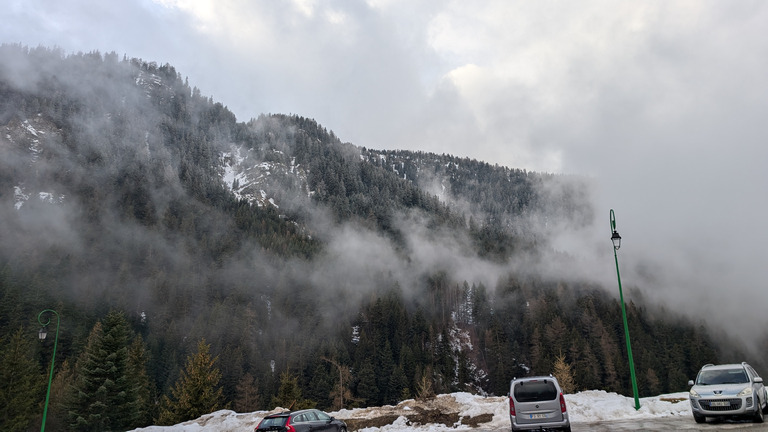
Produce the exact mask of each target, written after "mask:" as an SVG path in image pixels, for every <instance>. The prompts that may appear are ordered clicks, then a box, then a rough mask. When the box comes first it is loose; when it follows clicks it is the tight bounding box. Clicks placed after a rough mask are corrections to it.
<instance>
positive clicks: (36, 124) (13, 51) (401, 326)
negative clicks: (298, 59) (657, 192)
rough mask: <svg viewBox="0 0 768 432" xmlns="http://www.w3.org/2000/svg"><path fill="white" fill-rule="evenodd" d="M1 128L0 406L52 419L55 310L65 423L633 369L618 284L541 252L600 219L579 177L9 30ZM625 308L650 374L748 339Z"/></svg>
mask: <svg viewBox="0 0 768 432" xmlns="http://www.w3.org/2000/svg"><path fill="white" fill-rule="evenodd" d="M222 79H225V78H224V77H222ZM255 97H258V96H257V95H256V96H255ZM0 127H1V128H2V133H1V134H0V237H1V238H2V242H0V330H1V331H2V332H1V333H0V334H1V335H2V343H0V358H2V359H3V361H2V365H1V366H0V376H14V377H18V378H15V379H17V380H18V381H14V383H15V384H14V387H16V388H23V393H14V391H12V389H11V387H10V386H9V385H8V383H10V381H7V380H3V385H2V386H0V389H1V392H2V394H0V400H2V401H7V403H4V404H3V405H4V406H5V408H4V411H3V412H2V417H1V418H0V428H1V429H3V430H26V428H27V427H28V426H29V425H30V424H32V423H33V422H36V421H39V417H40V415H41V414H40V412H41V410H40V406H39V404H40V403H41V401H42V400H43V399H44V392H45V388H44V384H45V378H46V376H45V371H46V370H47V369H46V368H47V366H48V365H50V363H49V362H50V352H51V346H50V342H46V343H37V342H34V343H30V342H28V341H35V339H36V331H37V327H36V326H37V323H36V322H34V319H35V317H36V316H37V313H38V312H39V311H40V310H43V309H46V308H55V309H56V310H57V311H58V313H59V314H60V316H61V329H60V336H59V344H58V350H57V360H56V378H55V380H54V384H55V388H56V391H52V398H51V409H50V410H49V422H52V423H53V424H58V425H61V426H62V427H68V428H69V429H71V430H102V429H110V430H125V429H130V428H134V427H139V426H145V425H148V424H153V423H155V422H161V423H171V422H180V421H184V420H188V419H190V418H194V417H196V416H198V415H200V413H201V412H204V411H205V410H206V409H211V410H213V409H219V408H222V407H232V408H234V409H237V410H257V409H272V408H274V406H275V404H281V405H293V407H294V408H296V407H299V406H316V407H318V408H321V409H340V408H342V407H358V406H369V405H381V404H391V403H395V402H397V401H399V400H402V399H404V398H413V397H427V396H428V395H429V394H434V393H444V392H454V391H471V392H478V393H487V394H495V395H503V394H506V392H507V390H508V384H509V380H510V379H512V378H513V377H515V376H523V375H528V374H549V373H553V372H554V371H555V370H558V371H568V373H569V374H570V375H571V378H572V385H573V389H574V390H575V391H579V390H585V389H597V388H599V389H605V390H608V391H615V392H619V393H623V394H629V393H630V392H631V384H630V382H629V370H628V365H627V362H626V352H625V349H626V345H625V344H624V332H623V327H622V322H621V314H620V307H619V303H618V300H617V299H616V298H615V296H613V295H611V294H609V293H608V292H607V291H606V290H604V289H603V288H602V287H600V286H598V285H596V284H595V283H593V282H589V281H585V280H583V279H582V278H572V279H570V278H567V277H562V276H560V275H557V276H553V275H551V274H546V273H542V272H540V271H539V268H538V267H537V265H536V263H537V262H538V261H540V260H542V259H543V257H544V256H546V257H547V259H551V260H556V262H555V265H559V266H562V267H563V268H567V267H568V262H569V258H568V257H567V256H561V255H558V254H556V253H552V252H553V251H552V250H551V247H550V246H549V245H548V242H547V237H548V236H547V234H548V233H549V232H551V231H553V230H556V229H562V228H563V227H578V226H582V225H584V224H586V223H588V222H589V221H590V220H591V219H592V217H593V213H594V212H593V209H592V208H591V207H590V203H589V199H588V196H589V191H588V188H587V187H586V186H585V183H584V182H583V180H581V179H579V178H575V177H568V176H558V175H552V174H546V173H534V172H527V171H524V170H517V169H510V168H506V167H499V166H492V165H490V164H487V163H483V162H478V161H474V160H469V159H461V158H455V157H453V156H450V155H436V154H428V153H419V152H403V151H377V150H370V149H366V148H364V147H357V146H355V145H353V144H350V143H344V142H342V141H341V140H340V139H339V138H338V137H336V136H335V135H334V134H333V132H331V131H328V130H327V129H325V128H324V127H322V126H321V125H319V124H317V122H315V121H314V120H312V119H308V118H304V117H301V116H297V115H282V114H270V115H266V114H265V115H262V116H260V117H259V118H255V119H251V120H249V121H247V122H237V119H236V118H235V116H234V115H233V114H232V113H231V112H230V111H229V110H228V109H227V108H226V107H225V106H224V105H222V104H221V103H219V102H214V101H213V100H212V99H211V98H207V97H204V96H202V94H201V92H200V90H199V89H197V88H195V87H191V86H190V85H189V83H188V82H187V81H186V80H185V79H183V78H182V76H181V74H179V73H177V72H176V70H175V69H174V68H173V67H172V66H170V65H168V64H165V65H158V64H155V63H152V62H145V61H142V60H140V59H135V58H127V57H122V58H120V57H119V56H117V55H116V54H115V53H107V54H101V53H98V52H91V53H77V54H64V53H62V52H60V51H58V50H55V49H48V48H28V47H23V46H18V45H2V46H0ZM233 149H234V150H233ZM237 155H240V156H237ZM238 157H239V158H240V159H238ZM228 172H233V173H234V174H235V177H234V180H231V181H230V180H225V179H228V178H229V177H227V173H228ZM270 200H271V201H270ZM637 294H638V295H635V296H634V298H637V299H642V296H641V295H640V293H637ZM627 310H628V314H629V324H630V333H631V335H632V342H633V354H634V359H635V365H636V370H637V374H638V382H639V388H640V393H641V395H655V394H659V393H663V392H673V391H681V390H683V389H684V388H685V386H686V382H687V380H688V379H689V378H691V377H693V376H694V375H695V373H696V371H697V370H698V369H699V368H700V366H701V365H702V364H704V363H710V362H718V361H720V360H729V359H741V358H742V357H741V356H740V355H741V354H740V353H741V352H740V351H738V350H737V351H733V350H731V349H729V350H723V349H722V347H723V346H724V345H723V343H722V342H720V341H716V340H715V339H714V338H713V337H712V336H711V331H710V329H707V328H705V327H704V326H702V325H700V323H692V322H689V321H687V320H685V319H684V318H683V317H681V316H678V315H676V314H673V313H671V312H670V311H664V310H660V309H659V308H658V307H656V306H653V305H643V304H642V303H641V302H637V303H635V302H631V303H629V304H628V309H627ZM25 341H27V342H25ZM729 348H730V347H729ZM737 348H738V347H737ZM739 361H741V360H739ZM754 363H756V364H755V365H756V367H758V370H760V366H761V365H760V364H759V363H757V362H754ZM105 365H109V368H107V367H106V366H105ZM100 382H101V383H102V384H101V385H99V383H100ZM104 383H108V385H107V384H104ZM22 394H23V395H26V396H24V397H23V398H21V399H19V398H18V397H17V398H16V399H13V398H14V397H16V396H19V395H22ZM38 401H40V402H38ZM285 407H286V408H287V406H285Z"/></svg>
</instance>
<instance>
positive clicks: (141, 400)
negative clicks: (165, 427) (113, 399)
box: [128, 335, 155, 426]
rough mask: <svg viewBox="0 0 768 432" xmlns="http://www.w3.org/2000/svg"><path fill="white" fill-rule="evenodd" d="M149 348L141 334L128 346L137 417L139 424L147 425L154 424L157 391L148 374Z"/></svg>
mask: <svg viewBox="0 0 768 432" xmlns="http://www.w3.org/2000/svg"><path fill="white" fill-rule="evenodd" d="M147 361H148V359H147V350H146V347H145V346H144V341H143V339H142V337H141V335H139V336H136V338H134V340H133V343H132V344H131V346H130V347H129V348H128V369H129V375H128V376H129V378H130V380H131V382H132V386H133V388H134V389H135V391H136V405H137V411H138V413H137V419H136V424H137V425H138V426H147V425H150V424H152V419H153V418H154V415H155V413H154V407H155V391H153V390H154V387H153V385H152V383H151V382H150V380H149V375H147Z"/></svg>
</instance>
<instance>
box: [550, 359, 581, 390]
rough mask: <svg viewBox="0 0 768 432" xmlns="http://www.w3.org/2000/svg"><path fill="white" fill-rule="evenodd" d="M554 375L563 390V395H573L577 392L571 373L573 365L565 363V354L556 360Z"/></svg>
mask: <svg viewBox="0 0 768 432" xmlns="http://www.w3.org/2000/svg"><path fill="white" fill-rule="evenodd" d="M552 375H554V376H555V378H557V381H558V382H559V383H560V388H561V389H563V393H567V394H570V393H573V392H574V391H576V383H574V381H573V373H572V372H571V365H569V364H568V363H567V362H566V361H565V354H563V353H560V354H559V355H558V356H557V357H556V358H555V365H554V371H553V372H552Z"/></svg>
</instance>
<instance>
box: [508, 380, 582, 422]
mask: <svg viewBox="0 0 768 432" xmlns="http://www.w3.org/2000/svg"><path fill="white" fill-rule="evenodd" d="M509 420H510V422H512V430H513V431H525V430H541V429H560V430H563V431H567V432H570V430H571V422H570V420H568V411H567V410H566V407H565V397H563V391H562V390H561V389H560V384H559V383H558V382H557V379H556V378H555V377H553V376H551V375H550V376H535V377H526V378H515V379H513V380H512V381H511V382H510V383H509Z"/></svg>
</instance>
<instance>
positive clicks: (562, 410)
mask: <svg viewBox="0 0 768 432" xmlns="http://www.w3.org/2000/svg"><path fill="white" fill-rule="evenodd" d="M560 411H561V412H563V413H565V396H563V394H562V393H560Z"/></svg>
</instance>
